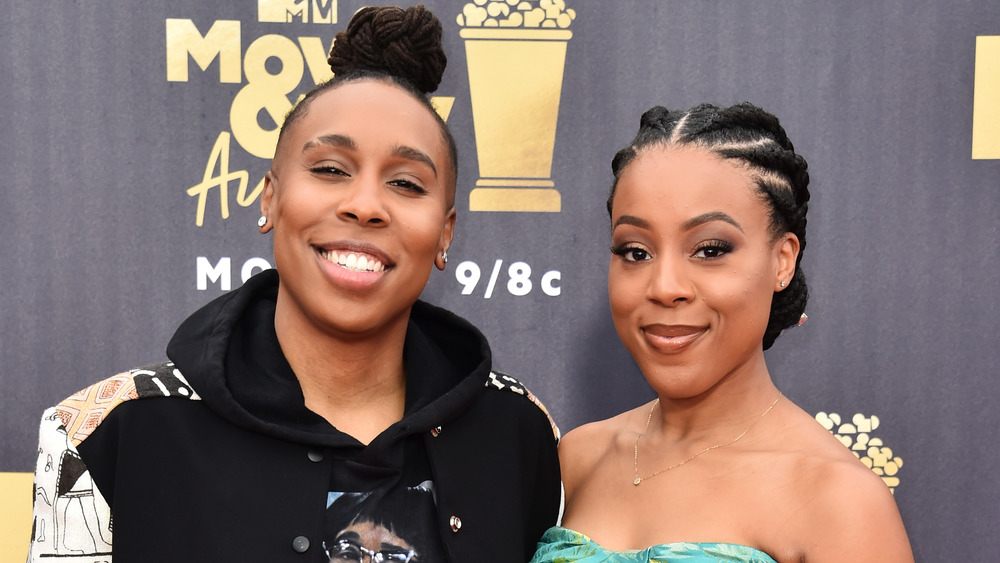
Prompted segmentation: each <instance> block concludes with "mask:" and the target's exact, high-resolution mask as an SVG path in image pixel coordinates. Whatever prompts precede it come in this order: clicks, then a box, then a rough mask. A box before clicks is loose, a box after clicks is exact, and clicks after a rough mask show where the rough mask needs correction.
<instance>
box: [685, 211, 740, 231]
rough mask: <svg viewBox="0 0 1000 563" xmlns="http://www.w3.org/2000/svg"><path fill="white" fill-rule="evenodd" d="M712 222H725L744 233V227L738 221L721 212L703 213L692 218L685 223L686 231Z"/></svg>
mask: <svg viewBox="0 0 1000 563" xmlns="http://www.w3.org/2000/svg"><path fill="white" fill-rule="evenodd" d="M712 221H723V222H725V223H729V224H730V225H732V226H734V227H736V228H737V229H739V230H740V232H741V233H742V232H744V231H743V227H741V226H740V224H739V223H738V222H737V221H736V219H733V218H732V217H730V216H729V215H727V214H725V213H723V212H721V211H710V212H708V213H702V214H701V215H698V216H697V217H692V218H690V219H688V220H687V221H685V222H684V230H685V231H689V230H691V229H693V228H695V227H697V226H699V225H704V224H705V223H711V222H712Z"/></svg>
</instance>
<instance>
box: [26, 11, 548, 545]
mask: <svg viewBox="0 0 1000 563" xmlns="http://www.w3.org/2000/svg"><path fill="white" fill-rule="evenodd" d="M329 62H330V65H331V68H332V69H333V71H334V72H335V77H334V78H332V79H331V80H330V81H328V82H326V83H324V84H322V85H319V86H317V87H316V88H315V89H313V90H312V91H310V92H309V93H308V94H307V95H305V96H304V97H303V99H302V100H301V101H300V102H299V103H298V105H297V106H296V107H295V108H294V109H293V110H292V111H291V112H290V113H289V115H288V116H287V118H286V119H285V121H284V123H283V125H282V128H281V132H280V134H279V138H278V144H277V147H276V150H275V155H274V159H273V161H272V163H271V167H270V170H269V171H268V172H267V174H266V177H265V181H264V188H263V191H262V194H261V199H260V210H261V217H260V219H259V221H258V222H257V224H258V227H259V230H260V232H261V233H264V234H269V235H270V236H272V237H273V242H274V264H275V269H274V270H270V271H266V272H262V273H260V274H258V275H256V276H254V277H253V278H251V279H250V280H248V281H247V282H246V283H245V284H244V285H243V286H242V287H241V288H239V289H237V290H235V291H233V292H230V293H229V294H227V295H224V296H222V297H221V298H219V299H217V300H215V301H213V302H212V303H210V304H208V305H207V306H206V307H204V308H202V309H201V310H199V311H197V312H196V313H194V314H193V315H192V316H191V317H189V318H188V319H187V320H186V321H184V323H183V324H182V325H181V326H180V328H179V329H178V330H177V331H176V333H175V334H174V337H173V338H172V340H171V341H170V344H169V345H168V346H167V350H166V352H167V357H168V358H169V359H170V361H169V362H166V363H163V364H158V365H154V366H150V367H147V368H142V369H135V370H131V371H129V372H125V373H122V374H119V375H117V376H114V377H112V378H110V379H107V380H105V381H103V382H101V383H99V384H97V385H95V386H94V387H91V388H89V389H87V390H85V391H83V392H81V393H78V394H76V395H74V396H73V397H71V398H70V399H67V400H66V401H64V402H63V403H61V404H60V405H58V406H56V407H54V408H53V409H50V410H49V411H47V412H46V415H45V417H44V419H43V424H42V435H41V446H40V448H39V452H40V461H39V465H38V467H39V473H38V477H37V480H36V487H37V491H39V493H38V494H37V495H36V499H37V502H36V504H35V514H36V523H40V522H43V521H44V522H52V521H53V520H54V521H55V524H54V525H50V526H48V527H45V526H42V525H39V526H36V529H35V533H34V537H33V543H32V552H31V553H32V554H31V560H32V561H42V560H47V559H45V558H46V557H50V556H58V555H65V554H73V555H79V556H84V555H90V556H92V557H89V558H88V559H87V560H88V561H90V560H101V561H105V560H107V561H110V560H111V555H113V556H114V559H115V561H116V562H117V563H122V562H128V561H141V562H143V563H149V562H157V561H163V562H177V561H188V562H191V561H194V562H197V561H205V562H209V561H211V562H219V561H268V562H275V561H294V562H304V561H309V562H324V563H328V562H335V563H342V562H350V563H362V562H364V563H368V562H378V561H381V562H385V563H389V562H399V563H403V562H410V563H418V562H425V563H429V562H453V563H466V562H471V561H476V562H496V563H508V562H513V561H526V560H527V559H529V558H530V557H531V554H532V553H533V552H534V549H535V544H536V542H537V540H538V538H539V537H541V535H542V533H543V532H544V531H545V530H546V529H547V528H548V527H550V526H551V525H553V524H554V523H555V522H556V518H557V516H558V512H559V508H560V500H561V490H560V482H559V468H558V457H557V453H556V436H555V431H554V427H553V425H552V424H551V420H550V419H549V418H548V416H547V415H546V414H545V411H544V409H543V408H541V405H540V404H539V403H537V402H536V400H535V399H534V397H533V396H532V395H531V394H530V393H528V392H527V391H526V390H525V389H524V388H523V386H521V385H520V384H519V383H518V382H517V381H516V380H515V379H513V378H511V377H509V376H504V375H501V374H496V373H494V372H492V371H491V352H490V348H489V344H488V343H487V342H486V339H485V338H484V337H483V335H482V334H481V333H480V332H479V331H478V330H476V328H475V327H473V326H472V325H470V324H469V323H468V322H466V321H465V320H463V319H461V318H459V317H457V316H456V315H454V314H452V313H449V312H448V311H445V310H443V309H439V308H437V307H434V306H432V305H429V304H427V303H423V302H421V301H419V300H418V296H419V295H420V293H421V291H422V290H423V288H424V286H425V285H426V283H427V280H428V278H429V276H430V273H431V270H432V268H433V267H435V266H436V267H437V268H438V269H439V270H444V269H445V267H446V264H447V261H448V258H447V250H448V247H449V245H450V244H451V241H452V236H453V233H454V225H455V208H454V202H455V184H456V175H457V172H456V166H457V157H456V150H455V143H454V141H453V140H452V137H451V134H450V133H449V132H448V128H447V126H446V125H445V123H444V122H443V121H442V120H441V118H440V117H439V116H438V114H437V113H436V112H435V110H434V108H433V106H432V105H431V103H430V102H429V99H428V97H427V95H428V94H429V92H431V91H433V90H434V89H436V88H437V85H438V83H439V82H440V80H441V76H442V73H443V71H444V68H445V62H446V59H445V54H444V51H443V49H442V46H441V24H440V22H439V21H438V20H437V18H435V17H434V16H433V15H432V14H431V13H430V12H428V11H427V10H425V9H424V8H423V7H422V6H417V7H415V8H410V9H406V10H404V9H400V8H395V7H379V8H365V9H362V10H361V11H359V12H358V13H357V14H356V15H355V16H354V18H353V19H352V20H351V22H350V23H349V24H348V27H347V29H346V31H344V32H342V33H340V34H338V35H337V38H336V41H335V45H334V48H333V50H332V52H331V54H330V59H329ZM90 397H94V399H93V400H91V399H90ZM55 472H58V479H56V478H55V477H53V479H52V480H53V481H54V482H58V486H57V487H56V488H55V489H53V488H51V487H49V486H48V484H47V483H48V481H47V479H48V477H49V473H51V474H52V475H56V473H55ZM50 501H51V502H50ZM78 505H79V506H80V507H81V508H82V512H81V508H76V507H77V506H78ZM78 513H79V514H82V517H81V518H77V517H76V516H77V515H78ZM67 514H68V515H69V516H67ZM70 517H72V518H70ZM112 519H113V521H114V526H113V530H114V534H113V535H114V540H113V541H112V533H111V530H112V526H111V522H112Z"/></svg>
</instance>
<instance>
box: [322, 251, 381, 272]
mask: <svg viewBox="0 0 1000 563" xmlns="http://www.w3.org/2000/svg"><path fill="white" fill-rule="evenodd" d="M323 257H324V258H326V259H327V260H329V261H330V262H333V263H334V264H339V265H340V266H341V267H343V268H346V269H348V270H352V271H355V272H381V271H384V270H385V265H384V264H382V262H380V261H378V260H376V259H375V258H370V257H368V256H365V255H364V254H361V255H358V254H355V253H353V252H352V253H350V254H340V253H338V252H337V251H336V250H331V251H329V252H324V253H323Z"/></svg>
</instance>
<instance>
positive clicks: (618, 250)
mask: <svg viewBox="0 0 1000 563" xmlns="http://www.w3.org/2000/svg"><path fill="white" fill-rule="evenodd" d="M640 252H641V253H642V254H644V255H645V258H639V259H637V258H636V257H635V254H636V253H640ZM611 254H614V255H615V256H619V257H621V258H622V259H623V260H625V261H626V262H644V261H646V260H649V258H650V257H649V252H647V251H645V250H643V249H642V248H639V247H638V246H629V245H627V244H624V245H622V246H612V247H611Z"/></svg>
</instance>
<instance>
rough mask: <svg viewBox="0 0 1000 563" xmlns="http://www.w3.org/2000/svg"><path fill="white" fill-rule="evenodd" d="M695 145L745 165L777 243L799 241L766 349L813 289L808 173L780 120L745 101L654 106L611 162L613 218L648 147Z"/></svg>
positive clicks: (772, 318)
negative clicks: (618, 194) (809, 281)
mask: <svg viewBox="0 0 1000 563" xmlns="http://www.w3.org/2000/svg"><path fill="white" fill-rule="evenodd" d="M652 145H657V146H664V147H667V146H681V145H694V146H697V147H701V148H704V149H706V150H709V151H711V152H712V153H714V154H716V155H718V156H720V157H722V158H725V159H733V160H738V161H741V162H742V163H743V164H744V165H745V166H746V167H747V168H748V169H749V171H750V174H751V177H752V178H753V180H754V183H755V184H756V185H757V189H758V191H759V193H760V195H761V198H762V199H763V200H764V202H765V203H766V204H767V206H768V209H769V216H770V221H771V235H772V237H773V239H774V240H777V237H779V236H781V235H782V234H783V233H786V232H790V233H793V234H795V236H796V237H798V239H799V254H798V256H796V260H795V275H794V276H793V277H792V280H791V282H790V283H789V286H788V287H787V288H785V289H784V290H783V291H778V292H775V293H774V297H773V299H772V301H771V314H770V317H769V318H768V322H767V329H766V330H765V331H764V340H763V344H764V349H765V350H767V349H768V348H770V347H771V345H772V344H774V341H775V339H776V338H778V335H779V334H781V331H783V330H785V329H786V328H788V327H790V326H792V325H794V324H797V323H798V321H799V318H800V316H801V315H802V313H803V312H804V311H805V308H806V301H807V300H808V298H809V290H808V287H807V286H806V278H805V274H804V273H803V272H802V252H803V251H804V250H805V248H806V211H807V210H808V208H809V173H808V171H807V168H808V167H807V164H806V161H805V159H804V158H802V157H801V156H800V155H798V154H796V152H795V148H794V146H792V142H791V141H790V140H789V139H788V135H787V134H786V133H785V130H784V129H783V128H782V127H781V124H780V123H779V121H778V118H777V117H775V116H774V115H772V114H770V113H768V112H766V111H764V110H763V109H761V108H759V107H757V106H755V105H753V104H750V103H742V104H737V105H734V106H731V107H727V108H719V107H716V106H713V105H711V104H702V105H699V106H695V107H693V108H691V109H689V110H686V111H671V110H668V109H666V108H664V107H660V106H657V107H654V108H652V109H650V110H649V111H647V112H646V113H644V114H643V115H642V119H641V120H640V124H639V132H638V134H636V137H635V139H634V140H633V141H632V143H631V144H629V146H627V147H625V148H623V149H622V150H620V151H618V153H617V154H616V155H615V158H614V160H613V161H612V163H611V169H612V171H613V173H614V176H615V179H614V184H613V185H612V187H611V194H610V195H609V196H608V202H607V207H608V214H610V213H611V209H612V206H613V204H614V198H615V191H616V189H617V187H618V180H619V178H621V175H622V172H623V171H624V170H625V168H627V167H628V165H629V163H631V162H632V161H633V160H634V159H635V157H636V156H637V155H638V154H639V153H640V152H641V151H642V150H643V149H645V148H647V147H649V146H652Z"/></svg>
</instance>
